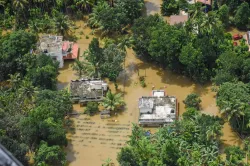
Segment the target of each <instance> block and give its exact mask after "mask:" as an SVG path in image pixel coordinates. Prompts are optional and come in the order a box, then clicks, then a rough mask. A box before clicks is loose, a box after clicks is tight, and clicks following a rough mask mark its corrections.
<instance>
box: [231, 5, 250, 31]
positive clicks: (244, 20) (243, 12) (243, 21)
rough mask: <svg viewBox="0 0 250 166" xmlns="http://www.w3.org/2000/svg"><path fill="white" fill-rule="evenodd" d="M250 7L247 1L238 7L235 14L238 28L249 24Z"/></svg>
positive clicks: (243, 27)
mask: <svg viewBox="0 0 250 166" xmlns="http://www.w3.org/2000/svg"><path fill="white" fill-rule="evenodd" d="M249 16H250V8H249V4H248V3H247V2H243V3H242V4H241V5H240V6H239V7H238V9H237V11H236V14H235V16H234V23H235V25H236V27H237V28H240V29H245V28H246V27H247V26H248V25H249Z"/></svg>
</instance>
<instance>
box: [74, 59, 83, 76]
mask: <svg viewBox="0 0 250 166" xmlns="http://www.w3.org/2000/svg"><path fill="white" fill-rule="evenodd" d="M72 68H73V70H74V71H76V72H77V74H78V76H79V78H80V77H81V76H82V75H83V72H84V66H83V64H82V63H81V61H79V60H78V59H76V60H75V63H74V64H73V66H72Z"/></svg>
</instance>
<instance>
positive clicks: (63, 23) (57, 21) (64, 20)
mask: <svg viewBox="0 0 250 166" xmlns="http://www.w3.org/2000/svg"><path fill="white" fill-rule="evenodd" d="M53 20H54V29H55V31H56V33H58V34H61V35H63V36H65V35H68V32H69V31H70V29H71V27H72V22H71V21H69V17H68V16H67V15H63V14H61V13H57V14H56V15H55V17H54V19H53Z"/></svg>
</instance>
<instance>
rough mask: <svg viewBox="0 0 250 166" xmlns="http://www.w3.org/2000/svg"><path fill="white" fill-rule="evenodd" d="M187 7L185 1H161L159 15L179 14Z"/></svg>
mask: <svg viewBox="0 0 250 166" xmlns="http://www.w3.org/2000/svg"><path fill="white" fill-rule="evenodd" d="M188 6H189V4H188V2H187V1H186V0H177V1H176V0H163V3H162V5H161V14H162V15H163V16H170V15H175V14H179V12H180V10H187V9H188Z"/></svg>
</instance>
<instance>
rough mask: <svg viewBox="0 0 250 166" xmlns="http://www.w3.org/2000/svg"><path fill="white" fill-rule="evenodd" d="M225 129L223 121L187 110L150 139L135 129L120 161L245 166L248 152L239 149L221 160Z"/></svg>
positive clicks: (134, 164) (152, 165) (134, 165)
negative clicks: (245, 156) (223, 131)
mask: <svg viewBox="0 0 250 166" xmlns="http://www.w3.org/2000/svg"><path fill="white" fill-rule="evenodd" d="M222 125H223V121H222V119H220V118H218V117H214V116H209V115H204V114H201V113H199V112H198V111H197V110H195V109H194V108H190V109H187V111H186V112H185V113H184V114H183V119H182V120H181V121H178V122H176V123H175V124H173V125H171V126H169V127H163V128H160V129H159V131H158V132H157V133H156V134H153V135H150V136H146V135H145V131H143V129H142V128H140V127H138V126H136V125H134V127H133V130H132V135H131V137H130V140H129V141H128V145H127V146H126V147H123V148H122V149H121V152H120V153H119V154H118V157H117V160H118V162H119V163H120V165H121V166H125V165H126V166H127V165H131V166H137V165H149V166H162V165H171V166H177V165H180V166H181V165H185V166H186V165H207V166H215V165H216V166H218V165H230V166H236V165H244V160H243V158H244V154H245V152H244V151H242V150H241V149H240V148H238V147H229V148H226V150H225V153H226V159H222V158H221V156H220V152H219V147H220V136H221V135H222V132H221V129H222ZM232 156H233V158H232Z"/></svg>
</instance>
